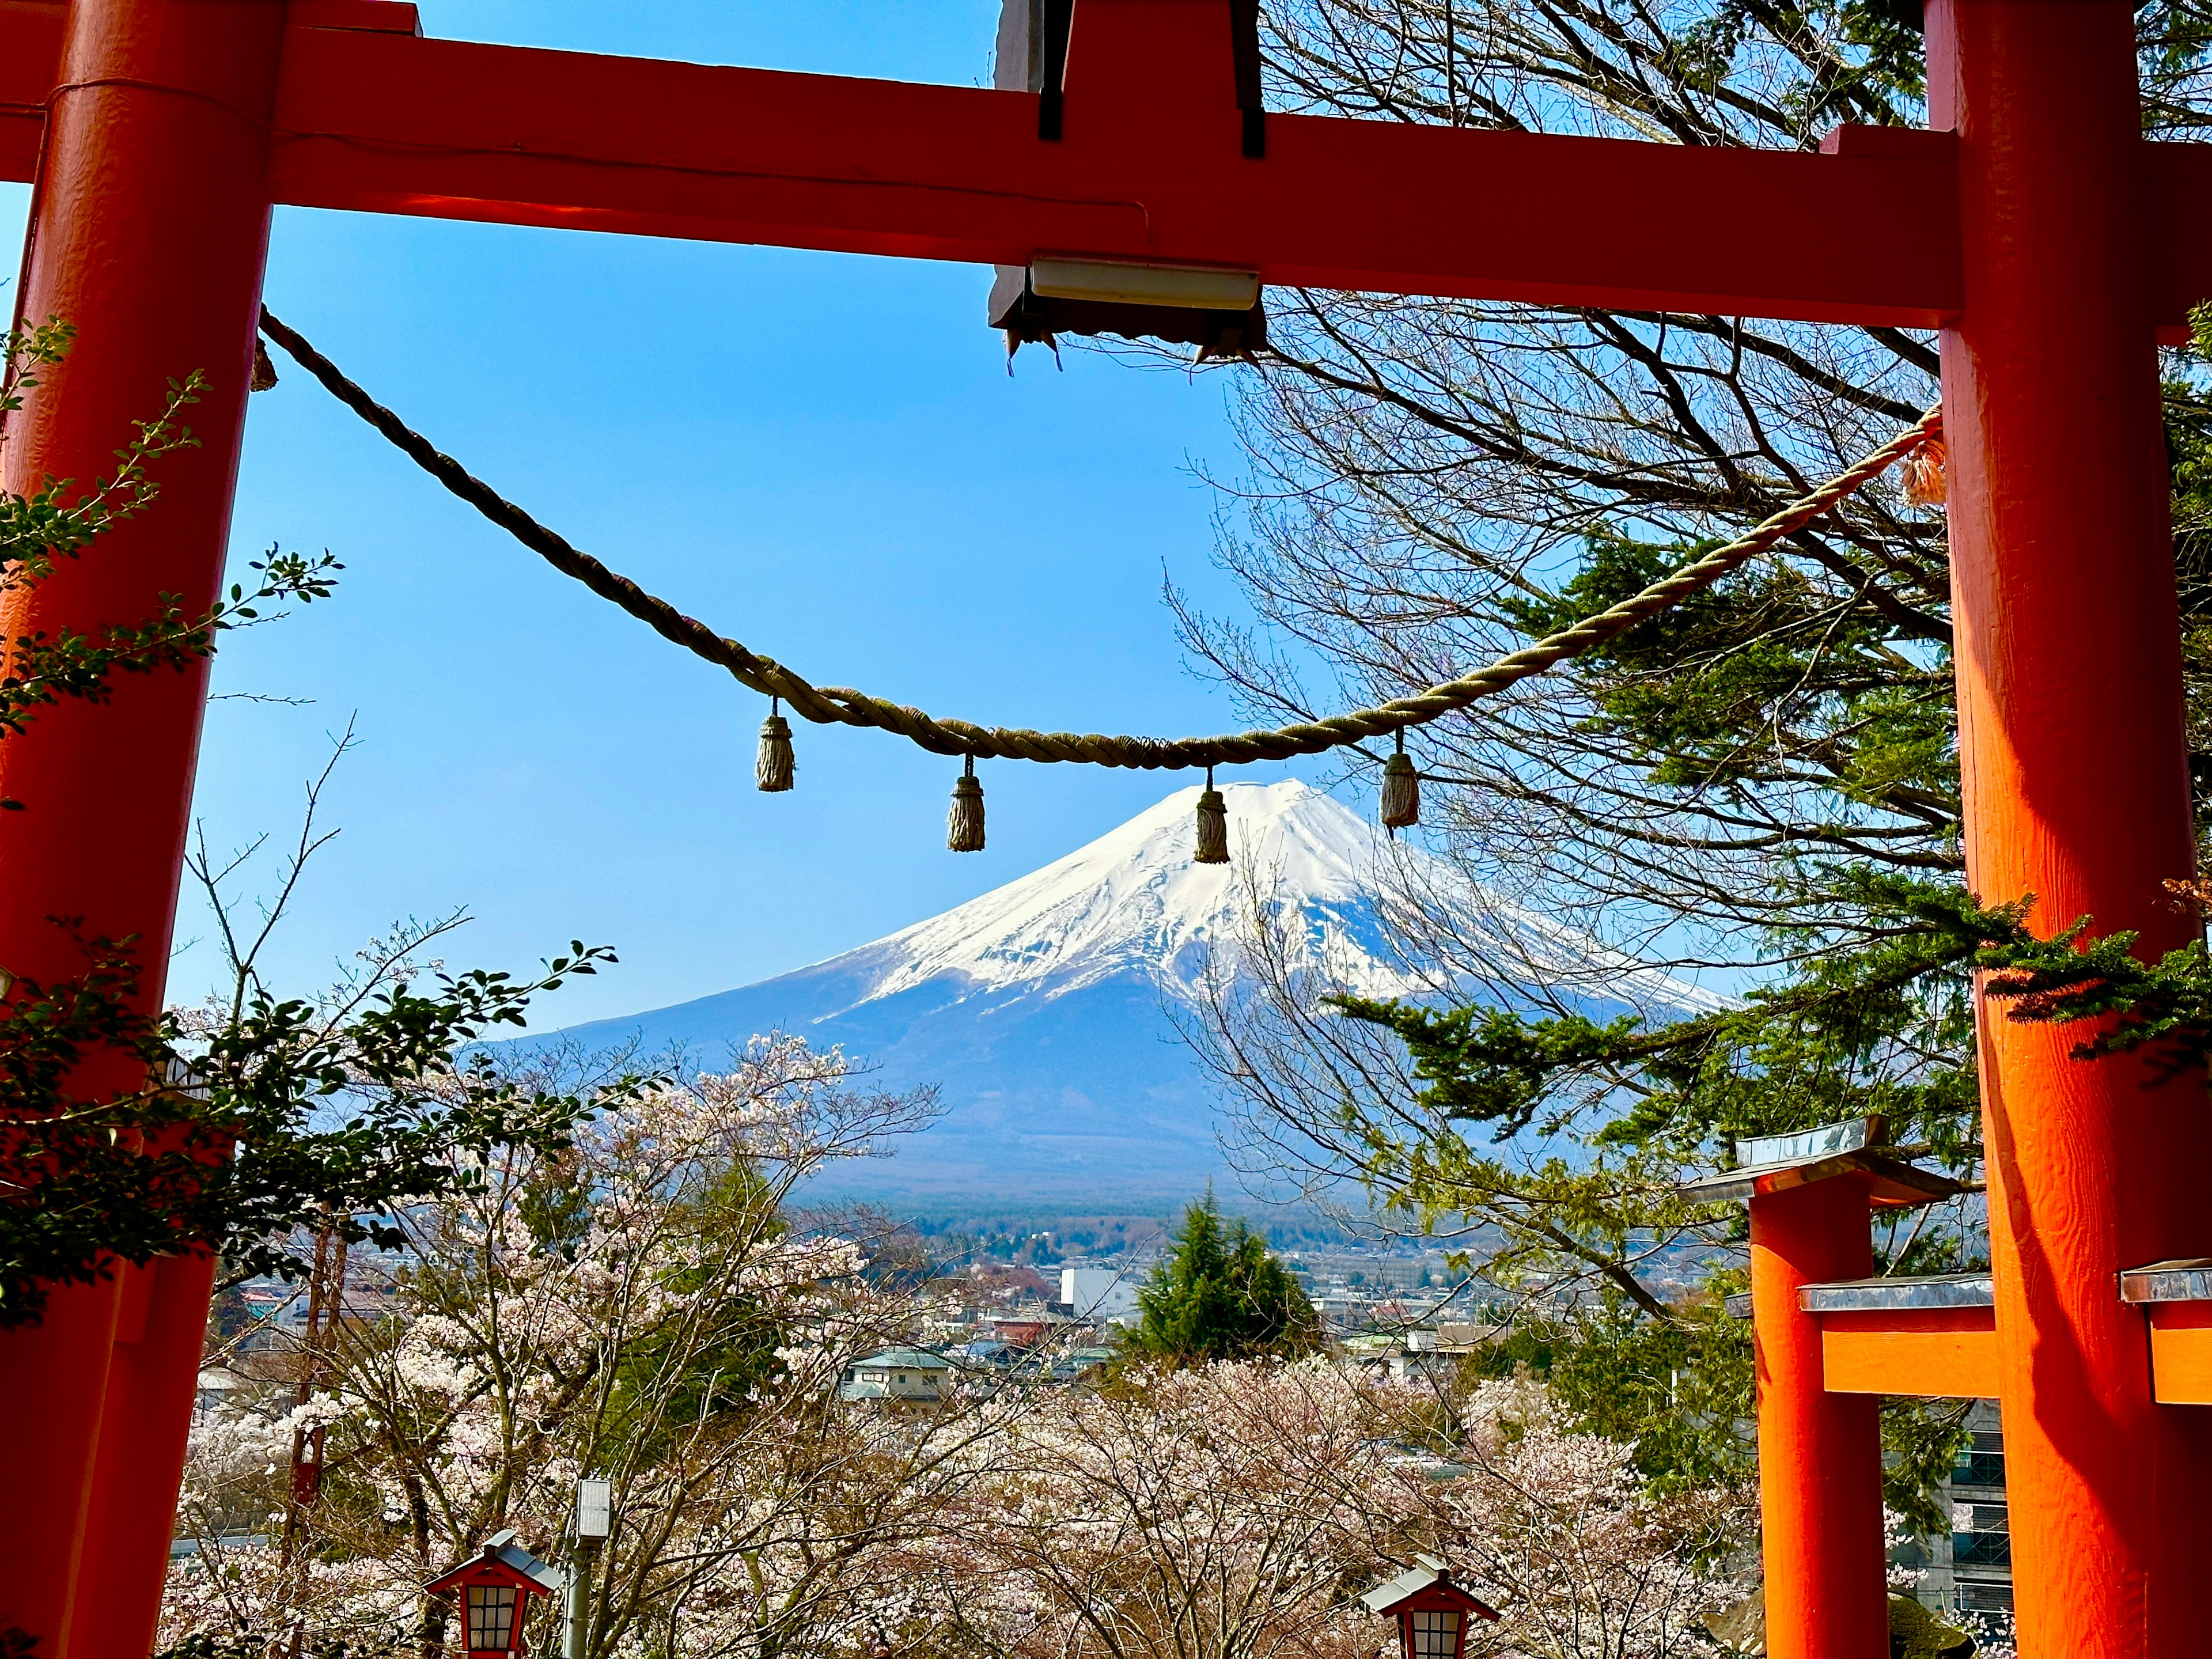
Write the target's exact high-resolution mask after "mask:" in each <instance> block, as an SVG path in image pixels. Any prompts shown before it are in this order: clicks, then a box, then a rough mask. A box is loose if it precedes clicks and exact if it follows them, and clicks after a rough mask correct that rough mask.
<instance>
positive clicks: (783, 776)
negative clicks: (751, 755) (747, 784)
mask: <svg viewBox="0 0 2212 1659" xmlns="http://www.w3.org/2000/svg"><path fill="white" fill-rule="evenodd" d="M798 770H799V765H798V763H797V761H795V760H794V759H793V757H792V752H791V722H790V721H789V720H786V719H784V717H783V708H782V704H781V702H777V701H775V699H773V698H771V699H770V700H769V706H768V718H767V719H766V720H763V721H762V722H761V735H760V757H759V758H758V759H757V760H756V761H755V762H754V763H753V778H754V781H756V782H757V783H758V784H759V785H760V787H761V788H762V789H763V791H764V792H765V793H769V794H771V795H773V794H777V793H781V792H782V791H783V790H786V789H788V788H790V787H791V781H792V777H793V775H794V774H795V773H796V772H797V771H798Z"/></svg>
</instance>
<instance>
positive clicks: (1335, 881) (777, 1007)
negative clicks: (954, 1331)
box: [526, 780, 1710, 1202]
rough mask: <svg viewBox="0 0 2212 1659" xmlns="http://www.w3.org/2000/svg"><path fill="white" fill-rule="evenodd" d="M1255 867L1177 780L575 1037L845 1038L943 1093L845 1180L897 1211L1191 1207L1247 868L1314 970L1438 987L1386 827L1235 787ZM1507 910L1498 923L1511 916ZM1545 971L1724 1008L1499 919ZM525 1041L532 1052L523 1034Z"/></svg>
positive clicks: (645, 1040) (1523, 918)
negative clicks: (1216, 844)
mask: <svg viewBox="0 0 2212 1659" xmlns="http://www.w3.org/2000/svg"><path fill="white" fill-rule="evenodd" d="M1222 793H1223V794H1224V795H1225V797H1226V799H1227V801H1228V806H1229V815H1230V832H1231V848H1232V849H1234V852H1235V854H1236V859H1237V862H1236V863H1234V864H1231V865H1230V866H1206V865H1200V864H1195V863H1194V862H1192V860H1191V857H1190V851H1191V845H1192V838H1193V830H1192V824H1193V818H1194V810H1195V807H1196V804H1197V798H1198V791H1197V790H1195V789H1183V790H1179V791H1177V792H1176V793H1174V794H1171V795H1170V796H1168V797H1167V798H1166V799H1164V800H1163V801H1161V802H1160V803H1159V804H1158V805H1156V806H1153V807H1152V808H1151V809H1149V810H1148V811H1145V812H1142V813H1140V814H1139V815H1138V816H1137V817H1134V818H1133V819H1131V820H1130V821H1129V822H1128V823H1125V824H1123V825H1122V826H1121V828H1119V829H1115V830H1113V831H1112V832H1110V833H1109V834H1108V835H1105V836H1101V837H1099V839H1098V840H1097V841H1095V842H1091V844H1090V845H1089V846H1087V847H1083V848H1078V849H1077V850H1076V851H1074V852H1073V853H1070V854H1067V855H1066V857H1065V858H1061V859H1058V860H1054V862H1053V863H1051V864H1048V865H1047V866H1044V867H1043V868H1042V869H1041V870H1038V871H1036V872H1034V873H1032V874H1030V875H1028V876H1024V877H1023V878H1021V879H1019V880H1018V881H1013V882H1010V883H1008V884H1006V886H1004V887H1000V888H999V889H997V890H994V891H993V892H989V893H986V894H984V895H982V896H981V897H979V898H975V899H972V900H970V901H969V902H968V903H966V904H963V905H960V906H958V907H957V908H954V909H951V910H948V911H946V912H945V914H944V915H939V916H933V917H931V918H930V919H929V920H927V921H921V922H917V923H916V924H915V925H914V926H913V927H908V928H904V929H902V930H901V931H900V932H898V933H893V934H891V935H890V936H889V937H888V938H885V939H878V940H876V941H875V942H873V943H872V944H868V945H860V947H858V948H857V949H854V950H852V951H846V952H845V953H844V954H842V956H837V957H831V958H830V959H829V960H828V961H826V962H820V963H814V964H813V965H811V967H805V968H801V969H796V970H795V971H793V972H792V973H788V974H783V975H778V976H777V977H775V978H774V979H769V980H764V981H761V982H760V983H758V984H755V985H750V986H746V987H743V988H741V989H738V990H734V991H726V992H723V993H721V994H719V995H715V996H709V997H702V998H700V999H699V1000H696V1001H693V1002H686V1003H681V1004H678V1005H677V1006H673V1007H668V1008H660V1009H655V1010H653V1011H651V1012H647V1013H641V1014H638V1015H635V1016H632V1017H630V1018H623V1019H613V1020H601V1021H597V1022H594V1023H593V1024H588V1025H580V1026H575V1027H572V1028H570V1029H569V1030H568V1031H565V1032H562V1033H558V1034H556V1035H557V1036H563V1037H567V1038H571V1039H574V1040H575V1041H577V1042H580V1043H583V1044H585V1045H587V1046H591V1047H608V1046H612V1045H615V1044H617V1043H622V1042H631V1041H636V1042H641V1043H642V1045H643V1046H644V1047H645V1048H647V1049H648V1050H659V1049H662V1048H666V1047H668V1046H669V1045H671V1044H681V1045H683V1046H684V1048H685V1049H686V1050H687V1052H688V1056H689V1059H690V1061H691V1062H692V1063H694V1064H696V1065H698V1066H703V1067H712V1066H717V1065H720V1064H721V1063H723V1062H724V1060H725V1059H726V1054H727V1053H728V1049H729V1046H730V1045H731V1044H732V1042H736V1043H742V1042H744V1041H745V1040H746V1039H747V1038H748V1037H750V1036H751V1035H752V1034H754V1033H756V1032H765V1031H770V1030H783V1031H788V1032H792V1033H794V1034H796V1035H799V1036H805V1037H806V1038H807V1039H808V1040H809V1041H810V1042H815V1043H817V1044H822V1045H827V1044H829V1043H842V1045H844V1048H845V1049H846V1051H847V1052H848V1054H855V1055H861V1056H865V1057H866V1059H867V1060H869V1061H870V1062H872V1064H873V1065H874V1066H877V1067H878V1073H877V1079H876V1080H877V1081H878V1082H879V1083H880V1084H881V1085H884V1086H887V1087H891V1088H905V1087H909V1086H912V1085H916V1084H921V1083H932V1082H933V1083H936V1084H939V1085H941V1086H942V1089H943V1091H944V1099H945V1106H946V1108H947V1111H946V1115H945V1118H944V1119H943V1120H942V1121H939V1122H938V1123H937V1124H935V1125H933V1127H931V1128H930V1129H929V1130H927V1132H926V1133H923V1134H921V1135H920V1136H918V1137H915V1139H913V1140H912V1141H910V1142H909V1143H908V1144H907V1145H906V1146H903V1147H902V1148H901V1150H900V1151H899V1152H898V1154H897V1156H896V1157H895V1158H891V1159H888V1160H884V1161H880V1162H872V1163H869V1164H860V1165H850V1166H847V1168H846V1170H845V1171H843V1172H842V1174H841V1176H840V1177H839V1178H838V1181H837V1182H836V1184H837V1186H838V1187H839V1188H842V1189H843V1190H846V1191H849V1192H852V1193H854V1194H871V1195H878V1196H884V1197H915V1198H920V1197H923V1196H926V1195H927V1196H936V1197H940V1198H956V1197H957V1198H961V1199H990V1198H993V1197H1004V1198H1006V1199H1009V1200H1030V1199H1044V1198H1061V1197H1077V1196H1080V1197H1082V1198H1084V1199H1086V1200H1092V1201H1107V1200H1112V1201H1115V1202H1139V1201H1157V1200H1163V1199H1165V1200H1173V1199H1176V1198H1179V1197H1182V1196H1185V1195H1188V1194H1189V1193H1190V1192H1192V1191H1193V1190H1194V1188H1195V1187H1196V1186H1197V1185H1198V1184H1199V1183H1201V1182H1204V1181H1205V1180H1206V1178H1207V1176H1209V1175H1212V1174H1213V1173H1215V1172H1216V1171H1217V1170H1218V1168H1219V1164H1220V1159H1219V1156H1218V1152H1217V1149H1216V1146H1215V1142H1214V1123H1215V1117H1214V1109H1213V1106H1212V1103H1211V1101H1210V1099H1209V1098H1208V1095H1207V1091H1206V1085H1205V1082H1204V1079H1203V1078H1202V1076H1201V1074H1200V1069H1199V1066H1198V1065H1197V1063H1196V1061H1195V1060H1194V1059H1193V1057H1192V1056H1191V1054H1190V1053H1189V1051H1188V1048H1186V1047H1185V1046H1184V1045H1183V1043H1182V1039H1181V1038H1180V1037H1179V1036H1177V1035H1176V1030H1175V1027H1174V1024H1173V1021H1172V1019H1171V1018H1170V1008H1171V1007H1173V1006H1175V1005H1176V1004H1178V1003H1184V1004H1187V1003H1188V1001H1189V1000H1191V999H1192V998H1193V996H1194V994H1195V987H1197V985H1198V983H1199V981H1200V975H1202V973H1203V972H1204V971H1205V968H1206V960H1207V955H1208V951H1209V947H1210V946H1211V945H1213V944H1214V943H1215V942H1216V941H1222V940H1231V939H1234V938H1235V937H1236V935H1237V930H1238V921H1239V916H1240V915H1241V913H1242V908H1243V905H1244V904H1245V903H1246V902H1248V894H1249V885H1248V884H1247V883H1246V882H1245V881H1244V879H1243V872H1255V873H1256V874H1257V875H1258V876H1259V877H1260V878H1261V880H1262V881H1263V882H1265V883H1267V884H1269V885H1270V886H1271V887H1272V888H1273V891H1274V893H1275V894H1276V896H1277V897H1278V899H1279V901H1280V902H1282V903H1283V904H1285V906H1286V907H1290V908H1292V909H1293V910H1294V911H1295V914H1296V915H1297V919H1298V920H1299V921H1300V922H1301V923H1302V926H1301V927H1299V929H1298V930H1297V931H1298V934H1299V937H1300V939H1301V944H1302V948H1303V949H1304V951H1305V952H1307V954H1308V956H1309V957H1310V960H1312V961H1314V962H1316V963H1326V964H1327V966H1328V970H1329V972H1330V973H1331V975H1333V976H1334V977H1335V978H1336V979H1337V980H1339V981H1340V982H1343V983H1346V984H1348V985H1351V986H1352V987H1357V988H1358V989H1360V990H1363V991H1366V992H1370V993H1373V994H1383V995H1392V994H1418V993H1419V991H1420V990H1421V989H1422V988H1423V987H1422V986H1421V985H1420V984H1419V982H1418V981H1415V980H1413V979H1412V978H1410V977H1409V976H1407V975H1406V974H1405V973H1404V972H1403V971H1402V970H1401V969H1400V968H1399V967H1398V966H1397V965H1396V964H1395V963H1394V962H1393V961H1392V959H1391V956H1390V952H1389V946H1388V944H1387V937H1388V936H1387V930H1386V929H1385V927H1384V926H1383V917H1382V915H1381V913H1380V911H1379V909H1378V907H1377V903H1376V899H1375V897H1374V896H1373V892H1372V885H1373V884H1372V882H1371V881H1370V878H1369V876H1368V872H1369V870H1370V866H1371V864H1372V861H1373V860H1374V858H1375V856H1376V841H1375V836H1376V832H1375V831H1374V830H1373V829H1371V828H1370V826H1369V825H1368V824H1367V823H1365V822H1364V820H1362V819H1361V818H1359V817H1357V816H1356V815H1355V814H1353V813H1352V812H1351V811H1349V810H1347V809H1346V807H1344V806H1343V805H1341V804H1340V803H1339V802H1337V801H1335V800H1334V799H1331V798H1329V797H1328V796H1327V795H1324V794H1322V793H1319V792H1317V791H1316V790H1313V789H1310V788H1309V787H1307V786H1305V785H1304V784H1303V783H1300V782H1297V781H1295V780H1291V781H1284V782H1281V783H1276V784H1273V785H1267V786H1264V787H1263V786H1260V785H1253V784H1231V785H1230V786H1228V787H1225V789H1224V790H1223V792H1222ZM1501 915H1502V916H1503V918H1504V920H1503V921H1502V922H1501V921H1500V917H1501ZM1473 925H1479V926H1483V927H1492V928H1496V927H1500V926H1504V927H1510V929H1511V930H1512V931H1513V933H1514V934H1515V937H1516V944H1517V945H1518V946H1519V947H1520V948H1521V949H1522V951H1523V952H1524V953H1525V954H1527V955H1528V957H1530V958H1531V959H1533V960H1535V961H1539V962H1542V961H1547V960H1556V961H1558V962H1559V963H1561V964H1562V965H1565V964H1567V963H1570V962H1571V963H1573V964H1574V965H1576V966H1577V967H1579V968H1581V969H1583V970H1584V971H1587V970H1588V969H1589V968H1590V967H1591V966H1592V965H1593V963H1595V964H1599V965H1601V966H1602V967H1603V969H1605V971H1607V973H1608V974H1609V975H1612V976H1613V977H1614V978H1616V979H1620V978H1628V979H1634V980H1637V981H1641V982H1642V983H1641V988H1642V989H1643V990H1644V992H1646V993H1647V994H1656V996H1657V998H1658V1000H1662V1001H1670V1002H1676V1003H1679V1004H1680V1005H1682V1006H1698V1005H1702V1004H1705V1003H1707V1002H1709V1001H1710V999H1706V998H1705V997H1703V996H1702V995H1701V994H1699V993H1697V992H1695V991H1694V990H1692V989H1691V988H1690V987H1686V986H1677V985H1674V984H1672V983H1671V982H1669V981H1664V980H1663V979H1662V978H1661V977H1660V976H1659V975H1656V974H1653V973H1651V972H1650V970H1649V969H1638V967H1637V966H1636V965H1635V964H1634V963H1628V962H1626V961H1625V960H1620V961H1614V960H1612V959H1609V958H1608V957H1607V953H1606V952H1603V951H1601V950H1599V949H1598V947H1595V946H1594V945H1591V944H1589V942H1588V941H1586V940H1583V939H1578V938H1577V937H1576V936H1574V935H1571V934H1570V933H1565V932H1563V931H1562V930H1560V929H1559V928H1557V927H1553V926H1551V925H1550V924H1547V922H1545V921H1543V920H1542V919H1541V918H1539V917H1536V916H1534V915H1525V914H1523V913H1520V912H1500V911H1498V910H1497V909H1496V908H1490V909H1488V910H1486V913H1485V915H1484V918H1483V919H1482V921H1480V922H1479V923H1475V924H1473ZM526 1041H527V1040H526Z"/></svg>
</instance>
